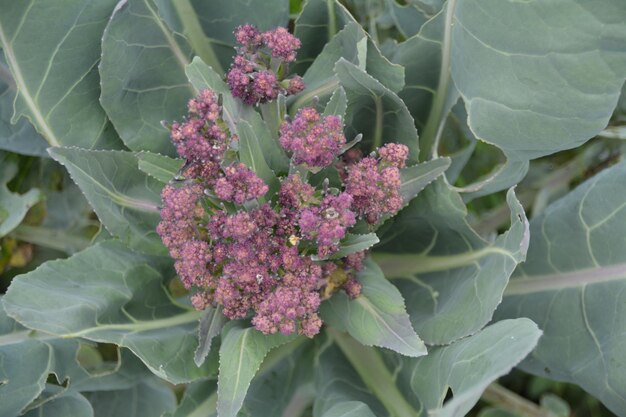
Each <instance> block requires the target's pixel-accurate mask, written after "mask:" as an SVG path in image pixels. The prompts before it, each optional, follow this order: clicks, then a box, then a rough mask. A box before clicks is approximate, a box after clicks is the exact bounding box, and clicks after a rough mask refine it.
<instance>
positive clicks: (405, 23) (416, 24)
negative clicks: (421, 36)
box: [378, 0, 427, 38]
mask: <svg viewBox="0 0 626 417" xmlns="http://www.w3.org/2000/svg"><path fill="white" fill-rule="evenodd" d="M408 3H409V4H405V5H402V4H398V2H397V1H395V0H385V13H384V14H383V15H382V16H381V17H380V18H379V19H378V22H379V24H382V23H387V24H393V25H394V26H395V27H396V28H397V29H398V30H399V31H400V33H402V35H404V37H406V38H409V37H411V36H413V35H416V34H417V33H418V32H419V30H420V28H421V27H422V25H423V24H424V23H425V22H426V19H427V16H426V14H425V13H423V12H422V11H421V10H420V9H418V8H417V7H416V6H415V5H413V4H411V2H408Z"/></svg>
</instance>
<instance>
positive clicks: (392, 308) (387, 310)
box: [322, 259, 426, 357]
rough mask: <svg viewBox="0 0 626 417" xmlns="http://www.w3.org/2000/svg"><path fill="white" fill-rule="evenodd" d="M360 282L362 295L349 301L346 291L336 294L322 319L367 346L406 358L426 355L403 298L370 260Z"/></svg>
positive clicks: (359, 277) (326, 307)
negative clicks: (392, 351)
mask: <svg viewBox="0 0 626 417" xmlns="http://www.w3.org/2000/svg"><path fill="white" fill-rule="evenodd" d="M358 279H359V282H360V283H361V284H362V285H363V289H362V291H361V295H360V296H358V297H357V298H355V299H353V300H350V299H349V298H348V296H347V295H346V294H345V293H343V292H338V293H336V294H334V295H333V297H331V298H330V299H329V300H328V301H326V303H325V305H324V306H323V308H322V319H323V320H324V321H325V322H326V323H328V324H330V325H331V326H334V327H337V328H338V329H341V330H344V331H347V332H348V333H350V335H351V336H352V337H354V338H355V339H356V340H358V341H359V342H361V343H362V344H364V345H367V346H379V347H385V348H388V349H392V350H394V351H396V352H398V353H401V354H403V355H407V356H414V357H416V356H422V355H425V354H426V346H425V345H424V342H422V341H421V340H420V338H419V337H418V336H417V334H415V331H414V330H413V327H412V326H411V321H410V320H409V315H408V314H407V312H406V309H405V306H404V299H403V298H402V295H401V294H400V292H399V291H398V289H397V288H396V287H395V286H394V285H393V284H392V283H391V282H389V281H388V280H387V279H386V278H385V276H384V275H383V273H382V271H381V270H380V268H379V267H378V266H377V265H376V264H375V263H374V262H373V261H372V260H371V259H370V260H367V261H366V262H365V268H364V270H363V271H362V272H360V273H359V275H358Z"/></svg>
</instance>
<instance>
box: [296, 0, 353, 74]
mask: <svg viewBox="0 0 626 417" xmlns="http://www.w3.org/2000/svg"><path fill="white" fill-rule="evenodd" d="M349 22H354V18H353V17H352V16H351V15H350V13H349V12H348V11H347V10H346V8H345V7H344V6H343V5H342V4H341V3H339V2H338V1H335V0H306V2H305V3H304V7H303V8H302V12H301V13H300V15H299V16H298V18H297V19H296V22H295V30H294V35H295V36H296V37H297V38H298V39H300V41H301V42H302V46H301V47H300V49H299V50H298V57H297V60H296V63H295V65H294V66H293V69H292V70H293V71H294V72H297V73H299V74H303V73H304V72H305V71H306V69H307V68H308V67H309V66H310V65H311V63H312V62H313V61H315V58H317V56H318V55H319V54H320V53H321V52H322V50H323V49H324V46H325V45H326V44H327V43H328V42H329V41H330V40H331V39H332V38H333V37H334V36H335V34H336V33H337V32H338V31H340V30H341V29H343V27H344V26H345V25H346V24H347V23H349Z"/></svg>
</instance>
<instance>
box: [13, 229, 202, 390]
mask: <svg viewBox="0 0 626 417" xmlns="http://www.w3.org/2000/svg"><path fill="white" fill-rule="evenodd" d="M168 265H169V261H168V260H167V259H165V258H156V257H147V256H143V255H139V254H136V253H133V252H132V251H130V250H129V249H128V248H126V247H125V246H123V245H121V244H120V243H117V242H115V241H105V242H103V243H99V244H97V245H94V246H92V247H90V248H88V249H86V250H84V251H83V252H80V253H78V254H76V255H74V256H72V257H71V258H69V259H65V260H58V261H52V262H48V263H46V264H44V265H42V266H41V267H39V268H37V269H36V270H34V271H33V272H30V273H28V274H25V275H22V276H21V277H20V278H18V279H16V280H15V281H14V282H13V284H12V285H11V288H10V289H9V291H8V292H7V295H6V296H5V297H4V299H3V303H4V306H5V309H6V311H7V313H8V314H9V315H10V316H11V317H12V318H14V319H16V320H17V321H18V322H20V323H21V324H23V325H25V326H28V327H29V328H32V329H36V330H40V331H43V332H47V333H51V334H54V335H59V336H63V337H83V338H86V339H90V340H94V341H99V342H106V343H116V344H118V345H120V346H123V347H128V348H129V349H130V350H131V351H133V353H135V354H136V355H137V356H138V357H139V358H140V359H141V360H142V361H143V362H144V363H145V364H146V365H147V366H148V367H149V368H150V370H152V372H154V373H155V374H157V375H158V376H160V377H162V378H165V379H167V380H168V381H171V382H173V383H183V382H188V381H191V380H194V379H196V378H201V377H206V376H208V372H209V367H208V366H206V365H207V364H205V366H202V367H201V368H198V367H197V366H196V365H195V364H194V362H193V355H194V350H195V349H196V346H197V344H198V342H197V320H198V318H199V313H197V312H196V311H190V310H188V309H186V308H183V307H181V306H179V305H177V304H175V303H174V302H173V301H172V300H171V298H170V296H169V294H168V293H167V292H166V291H165V289H164V288H163V277H162V274H161V272H159V271H161V270H162V271H163V273H167V274H168V276H170V274H171V272H169V267H168Z"/></svg>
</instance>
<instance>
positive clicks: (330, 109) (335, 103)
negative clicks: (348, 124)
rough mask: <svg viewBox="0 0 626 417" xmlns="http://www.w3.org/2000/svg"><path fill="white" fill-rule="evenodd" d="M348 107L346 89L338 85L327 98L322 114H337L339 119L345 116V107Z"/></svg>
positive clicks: (343, 118)
mask: <svg viewBox="0 0 626 417" xmlns="http://www.w3.org/2000/svg"><path fill="white" fill-rule="evenodd" d="M347 108H348V99H347V98H346V90H344V89H343V87H339V88H337V89H336V90H335V92H334V93H333V95H332V96H331V97H330V100H328V103H327V104H326V108H325V109H324V116H339V117H341V120H345V118H346V109H347Z"/></svg>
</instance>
